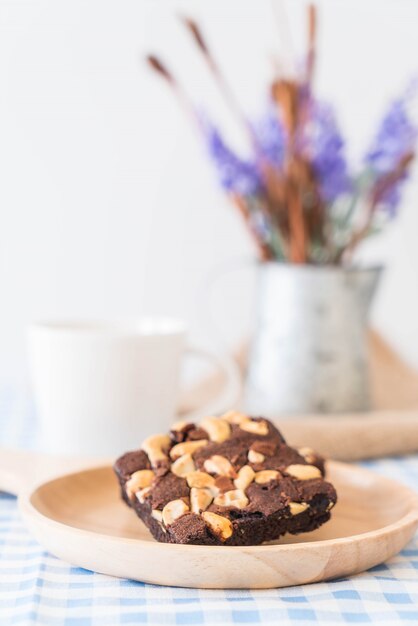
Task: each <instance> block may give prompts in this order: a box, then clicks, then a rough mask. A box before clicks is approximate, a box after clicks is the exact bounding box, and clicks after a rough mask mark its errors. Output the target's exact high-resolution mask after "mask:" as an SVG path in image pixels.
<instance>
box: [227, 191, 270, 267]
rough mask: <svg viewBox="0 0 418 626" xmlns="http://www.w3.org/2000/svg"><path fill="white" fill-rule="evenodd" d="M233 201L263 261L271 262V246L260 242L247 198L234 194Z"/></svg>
mask: <svg viewBox="0 0 418 626" xmlns="http://www.w3.org/2000/svg"><path fill="white" fill-rule="evenodd" d="M231 199H232V201H233V203H234V204H235V206H236V207H237V209H238V210H239V212H240V213H241V215H242V217H243V218H244V222H245V224H246V226H247V228H248V230H249V232H250V235H251V238H252V239H253V241H254V242H255V244H256V246H257V249H258V252H259V255H260V258H261V260H262V261H271V260H272V259H273V258H274V254H273V253H272V251H271V250H270V248H269V246H268V245H267V244H266V243H264V242H263V241H261V240H260V237H259V235H258V233H257V232H256V230H255V229H254V226H253V224H252V220H251V215H250V210H249V208H248V205H247V203H246V201H245V198H243V197H242V196H240V195H238V194H235V193H234V194H232V195H231Z"/></svg>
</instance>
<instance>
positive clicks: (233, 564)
mask: <svg viewBox="0 0 418 626" xmlns="http://www.w3.org/2000/svg"><path fill="white" fill-rule="evenodd" d="M327 469H328V476H329V479H330V480H331V481H332V482H333V483H334V485H335V487H336V489H337V491H338V497H339V501H338V504H337V506H336V507H335V508H334V509H333V512H332V519H331V521H330V522H328V523H327V524H325V525H324V526H323V527H322V528H320V529H318V530H317V531H315V532H313V533H308V534H305V535H299V536H296V537H294V536H288V537H285V538H283V539H282V540H280V541H278V542H275V543H271V544H268V545H262V546H251V547H243V548H241V547H222V546H184V545H167V544H161V543H157V542H156V541H155V540H154V539H153V538H152V537H151V535H150V534H149V532H148V531H147V529H146V528H145V527H144V525H143V524H142V522H141V521H140V520H139V519H138V518H137V517H136V515H135V514H134V513H133V511H131V510H130V509H129V508H128V507H127V506H126V505H125V504H124V503H123V502H122V501H121V499H120V495H119V490H118V485H117V483H116V479H115V476H114V475H113V472H112V469H111V467H100V468H95V469H88V470H84V471H81V472H77V473H73V474H67V475H65V476H61V477H59V478H55V479H53V480H49V481H48V482H45V483H43V484H42V485H40V486H38V487H36V488H35V489H34V490H33V491H32V492H30V493H27V494H26V495H25V494H23V495H21V497H20V504H21V510H22V512H23V515H24V518H25V520H26V522H27V524H28V526H29V528H30V530H31V531H32V532H33V534H34V535H35V537H36V538H37V539H38V540H39V542H40V543H41V544H42V545H43V546H45V548H46V549H47V550H49V551H50V552H51V553H52V554H54V555H56V556H58V557H60V558H62V559H64V560H65V561H68V562H70V563H72V564H74V565H77V566H80V567H84V568H86V569H90V570H94V571H96V572H100V573H103V574H110V575H112V576H119V577H123V578H131V579H134V580H140V581H144V582H147V583H154V584H158V585H175V586H181V587H197V588H210V589H226V588H252V589H263V588H269V587H285V586H289V585H301V584H304V583H312V582H317V581H321V580H327V579H330V578H335V577H339V576H347V575H350V574H355V573H358V572H361V571H363V570H366V569H368V568H369V567H372V566H373V565H377V564H378V563H381V562H383V561H385V560H387V559H388V558H389V557H391V556H393V555H394V554H396V553H397V552H398V551H399V550H401V549H402V548H403V546H405V544H406V543H407V542H408V541H409V539H410V538H411V537H412V535H413V533H414V531H415V529H416V528H417V526H418V496H417V495H416V494H415V493H414V492H413V491H411V490H410V489H409V488H407V487H405V486H403V485H401V484H399V483H396V482H394V481H391V480H388V479H386V478H384V477H382V476H379V475H376V474H374V473H372V472H370V471H368V470H366V469H362V468H358V467H352V466H350V465H345V464H343V463H337V462H330V463H328V468H327Z"/></svg>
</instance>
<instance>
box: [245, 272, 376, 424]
mask: <svg viewBox="0 0 418 626" xmlns="http://www.w3.org/2000/svg"><path fill="white" fill-rule="evenodd" d="M258 273H259V275H258V288H257V291H258V293H257V296H256V297H257V300H256V327H255V333H254V336H253V340H252V345H251V348H250V356H249V366H248V372H247V379H246V387H245V400H244V405H245V409H246V410H247V411H248V412H250V413H252V414H253V415H254V414H255V415H256V414H262V415H265V416H267V417H275V416H277V415H283V414H301V413H334V412H344V411H363V410H367V409H368V408H369V406H370V392H369V378H368V362H367V338H366V331H367V318H368V312H369V307H370V304H371V301H372V298H373V295H374V292H375V289H376V286H377V283H378V279H379V275H380V273H381V270H380V268H372V269H356V268H353V269H345V268H340V267H332V266H323V267H315V266H308V265H304V266H297V265H286V264H281V263H263V264H260V266H259V269H258Z"/></svg>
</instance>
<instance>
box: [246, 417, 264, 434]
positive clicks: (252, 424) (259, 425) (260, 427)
mask: <svg viewBox="0 0 418 626" xmlns="http://www.w3.org/2000/svg"><path fill="white" fill-rule="evenodd" d="M239 427H240V428H241V430H245V431H246V432H247V433H253V434H254V435H268V434H269V427H268V424H267V422H265V421H264V420H260V421H259V422H256V421H254V420H252V419H250V418H247V419H246V420H243V421H242V422H240V423H239Z"/></svg>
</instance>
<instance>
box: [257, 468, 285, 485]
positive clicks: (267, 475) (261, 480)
mask: <svg viewBox="0 0 418 626" xmlns="http://www.w3.org/2000/svg"><path fill="white" fill-rule="evenodd" d="M278 478H281V475H280V472H277V471H276V470H263V471H261V472H257V473H256V475H255V478H254V480H255V482H256V483H258V484H259V485H264V484H265V483H269V482H270V481H271V480H277V479H278Z"/></svg>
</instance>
